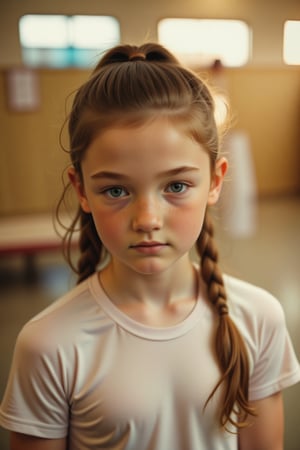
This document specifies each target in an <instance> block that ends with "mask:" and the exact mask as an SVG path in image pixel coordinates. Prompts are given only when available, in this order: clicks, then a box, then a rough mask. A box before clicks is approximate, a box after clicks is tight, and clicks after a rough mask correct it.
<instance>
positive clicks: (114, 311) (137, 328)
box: [88, 269, 205, 341]
mask: <svg viewBox="0 0 300 450" xmlns="http://www.w3.org/2000/svg"><path fill="white" fill-rule="evenodd" d="M197 271H198V273H199V269H197ZM88 283H89V289H90V291H91V293H92V296H93V298H94V300H95V301H96V302H97V303H98V304H99V305H100V306H101V308H102V309H103V311H104V312H105V314H106V315H107V316H109V317H110V319H111V320H112V321H113V322H114V323H115V324H117V325H118V326H119V327H121V328H122V329H123V330H125V331H127V332H128V333H130V334H133V335H135V336H138V337H140V338H143V339H148V340H156V341H159V340H171V339H176V338H178V337H180V336H183V335H184V334H186V333H188V332H189V331H190V330H192V329H193V328H194V326H195V325H196V324H197V322H198V321H199V320H200V318H201V317H203V314H202V312H201V310H202V308H203V307H204V305H205V302H204V301H203V296H202V289H201V284H202V283H201V282H199V288H198V296H197V299H196V303H195V305H194V307H193V309H192V310H191V311H190V313H189V314H188V315H187V316H186V317H185V318H184V319H183V320H182V321H180V322H178V323H177V324H175V325H171V326H168V327H153V326H149V325H145V324H143V323H142V322H138V321H136V320H134V319H132V318H131V317H130V316H128V315H127V314H125V313H124V312H123V311H121V310H120V309H119V308H118V307H117V306H116V305H115V304H114V303H113V302H112V301H111V300H110V298H109V297H108V296H107V294H106V293H105V291H104V290H103V288H102V286H101V283H100V281H99V273H95V274H93V275H92V276H91V277H90V278H89V280H88Z"/></svg>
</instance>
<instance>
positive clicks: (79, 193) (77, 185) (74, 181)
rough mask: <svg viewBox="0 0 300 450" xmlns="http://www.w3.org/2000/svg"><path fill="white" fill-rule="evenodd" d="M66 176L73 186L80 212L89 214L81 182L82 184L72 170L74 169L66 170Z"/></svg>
mask: <svg viewBox="0 0 300 450" xmlns="http://www.w3.org/2000/svg"><path fill="white" fill-rule="evenodd" d="M68 176H69V180H70V183H71V184H72V185H73V187H74V190H75V192H76V194H77V198H78V200H79V203H80V206H81V208H82V210H83V211H84V212H86V213H90V212H91V210H90V207H89V202H88V199H87V197H86V195H85V190H84V186H83V182H82V180H81V178H80V176H79V174H78V173H77V172H76V170H75V169H74V167H70V168H69V169H68Z"/></svg>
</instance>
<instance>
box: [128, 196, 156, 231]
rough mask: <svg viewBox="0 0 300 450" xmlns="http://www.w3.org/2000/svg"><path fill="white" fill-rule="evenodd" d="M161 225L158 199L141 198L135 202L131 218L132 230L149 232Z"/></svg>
mask: <svg viewBox="0 0 300 450" xmlns="http://www.w3.org/2000/svg"><path fill="white" fill-rule="evenodd" d="M162 225H163V215H162V206H161V205H160V203H159V201H158V200H154V199H150V198H143V199H140V200H139V201H137V202H136V204H135V208H134V214H133V219H132V227H133V229H134V231H140V232H144V233H150V232H152V231H155V230H159V229H161V227H162Z"/></svg>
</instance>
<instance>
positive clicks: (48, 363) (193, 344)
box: [0, 274, 300, 450]
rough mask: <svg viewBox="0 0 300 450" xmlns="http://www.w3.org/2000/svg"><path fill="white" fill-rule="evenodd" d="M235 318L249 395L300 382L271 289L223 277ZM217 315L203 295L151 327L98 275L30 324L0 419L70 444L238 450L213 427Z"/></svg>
mask: <svg viewBox="0 0 300 450" xmlns="http://www.w3.org/2000/svg"><path fill="white" fill-rule="evenodd" d="M225 284H226V289H227V294H228V302H229V307H230V314H231V317H232V318H233V320H234V321H235V322H236V324H237V325H238V327H239V329H240V331H241V333H242V335H243V336H244V338H245V342H246V345H247V348H248V351H249V359H250V368H251V373H250V399H252V400H257V399H261V398H264V397H267V396H269V395H272V394H273V393H275V392H277V391H279V390H282V389H284V388H286V387H288V386H290V385H292V384H295V383H296V382H298V381H299V380H300V368H299V363H298V361H297V359H296V356H295V354H294V350H293V348H292V345H291V343H290V339H289V336H288V332H287V330H286V326H285V320H284V315H283V311H282V308H281V306H280V304H279V302H278V301H277V300H276V299H274V297H272V296H271V295H270V294H269V293H267V292H266V291H264V290H262V289H260V288H257V287H254V286H252V285H250V284H247V283H245V282H242V281H240V280H237V279H235V278H232V277H228V276H226V277H225ZM216 321H217V319H216V316H215V314H214V312H213V309H212V307H211V305H210V304H209V303H208V302H207V301H206V300H205V298H204V295H203V293H201V290H200V293H199V298H198V301H197V303H196V305H195V307H194V309H193V311H192V312H191V313H190V315H189V316H188V317H187V318H186V319H185V320H183V321H182V322H180V323H178V324H177V325H175V326H171V327H167V328H152V327H149V326H145V325H143V324H141V323H137V322H135V321H134V320H132V319H131V318H129V317H128V316H127V315H125V314H124V313H122V312H121V311H120V310H119V309H118V308H117V307H116V306H114V304H113V303H112V302H111V301H110V300H109V299H108V298H107V297H106V295H105V293H104V292H103V290H102V288H101V286H100V284H99V281H98V276H97V274H95V275H93V276H91V277H90V278H89V279H88V280H86V281H85V282H83V283H81V284H80V285H79V286H77V287H76V288H74V289H73V290H72V291H71V292H70V293H68V294H66V295H65V296H64V297H62V298H61V299H60V300H58V301H56V302H55V303H54V304H53V305H51V306H50V307H49V308H47V309H46V310H45V311H43V312H42V313H40V314H39V315H37V316H36V317H35V318H33V319H32V320H31V321H30V322H28V323H27V324H26V325H25V326H24V328H23V329H22V331H21V333H20V335H19V337H18V340H17V343H16V349H15V353H14V358H13V363H12V368H11V373H10V377H9V381H8V385H7V389H6V393H5V395H4V398H3V401H2V405H1V410H0V423H1V424H2V426H3V427H5V428H8V429H10V430H14V431H17V432H20V433H25V434H29V435H34V436H41V437H44V438H62V437H65V436H67V435H68V436H69V448H70V449H71V450H83V449H86V450H93V449H101V448H103V449H118V450H121V449H122V450H123V449H124V450H125V449H126V450H169V449H172V450H199V449H205V450H226V449H228V450H229V449H230V450H234V449H237V448H238V447H237V435H236V434H231V433H228V432H225V431H223V430H221V429H220V427H219V425H218V418H217V417H218V412H219V409H220V408H219V405H220V393H217V394H216V395H215V396H214V397H213V399H212V401H210V402H209V404H208V406H207V408H206V409H205V410H203V407H204V404H205V402H206V400H207V398H208V396H209V394H210V393H211V391H212V390H213V388H214V386H215V385H216V383H217V381H218V380H219V376H220V373H219V370H218V365H217V362H216V358H215V356H214V350H213V348H214V344H213V337H214V331H215V326H216Z"/></svg>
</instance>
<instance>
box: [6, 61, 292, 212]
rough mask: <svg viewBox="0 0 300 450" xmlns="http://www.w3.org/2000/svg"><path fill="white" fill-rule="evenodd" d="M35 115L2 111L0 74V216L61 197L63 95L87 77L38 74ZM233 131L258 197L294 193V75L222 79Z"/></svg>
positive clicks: (248, 72)
mask: <svg viewBox="0 0 300 450" xmlns="http://www.w3.org/2000/svg"><path fill="white" fill-rule="evenodd" d="M38 76H39V81H40V94H41V106H40V109H39V110H38V111H37V112H26V113H18V112H13V111H10V110H9V109H8V108H7V102H6V92H5V89H4V86H5V83H4V78H5V71H1V72H0V126H1V168H0V213H1V214H8V213H19V212H34V211H48V210H51V209H52V208H53V206H54V205H55V203H56V201H57V199H58V196H59V194H60V192H61V189H62V185H61V173H62V171H63V169H64V167H65V166H66V164H67V155H66V154H65V153H64V152H63V151H62V150H61V148H60V145H59V133H60V129H61V126H62V124H63V121H64V118H65V103H66V99H67V97H68V95H69V94H71V93H72V92H73V90H74V89H76V87H77V86H79V85H80V84H81V83H82V81H83V80H85V79H86V77H87V76H88V72H86V71H80V70H58V71H56V70H41V71H39V72H38ZM226 80H227V86H228V91H229V94H230V99H231V104H232V110H233V112H234V114H235V116H236V124H235V127H236V128H237V129H241V130H243V131H244V132H246V133H247V134H248V136H249V140H250V143H251V151H252V155H253V160H254V163H255V170H256V174H257V183H258V190H259V194H260V195H274V194H286V193H294V192H299V191H300V175H299V174H300V131H299V129H300V127H299V124H300V69H295V68H285V69H279V68H278V69H270V68H269V69H268V68H267V69H266V68H265V69H256V68H250V69H249V68H248V69H247V68H244V69H238V70H237V69H236V70H233V69H231V70H228V71H227V72H226Z"/></svg>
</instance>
